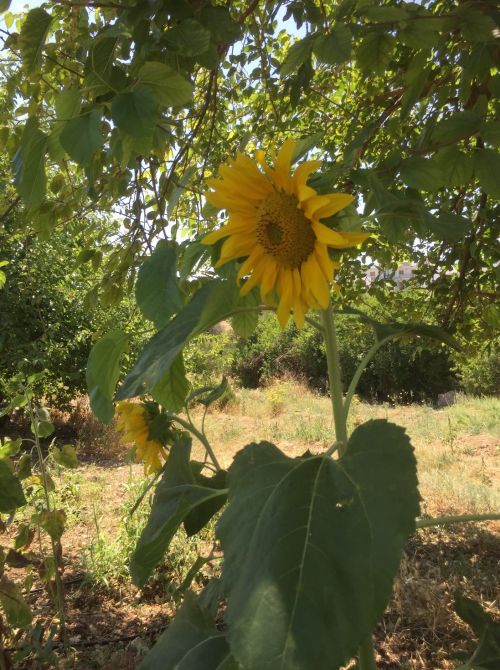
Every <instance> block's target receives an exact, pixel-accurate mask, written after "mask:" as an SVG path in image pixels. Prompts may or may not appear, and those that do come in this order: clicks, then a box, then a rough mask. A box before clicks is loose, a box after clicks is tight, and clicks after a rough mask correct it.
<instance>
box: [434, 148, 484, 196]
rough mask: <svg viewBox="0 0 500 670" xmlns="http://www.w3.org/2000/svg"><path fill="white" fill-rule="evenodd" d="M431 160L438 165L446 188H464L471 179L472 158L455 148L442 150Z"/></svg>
mask: <svg viewBox="0 0 500 670" xmlns="http://www.w3.org/2000/svg"><path fill="white" fill-rule="evenodd" d="M433 160H434V162H435V163H436V162H437V163H438V164H439V166H440V168H441V173H442V176H443V180H444V183H445V185H446V186H465V185H466V184H468V183H469V181H470V180H471V178H472V173H473V171H474V157H473V156H469V155H467V154H465V153H464V152H463V151H460V149H459V148H458V147H457V146H451V147H446V148H445V149H442V150H441V151H439V152H438V153H437V154H436V156H435V157H434V159H433Z"/></svg>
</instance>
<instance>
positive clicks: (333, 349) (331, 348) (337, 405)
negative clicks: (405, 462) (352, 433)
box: [321, 301, 347, 456]
mask: <svg viewBox="0 0 500 670" xmlns="http://www.w3.org/2000/svg"><path fill="white" fill-rule="evenodd" d="M321 318H322V321H323V329H324V333H323V334H324V338H325V347H326V361H327V364H328V381H329V384H330V398H331V401H332V410H333V422H334V424H335V437H336V438H337V443H338V451H339V455H340V456H342V454H344V453H345V450H346V448H347V425H346V417H345V413H344V399H343V394H342V380H341V368H340V356H339V348H338V344H337V334H336V332H335V321H334V318H333V309H332V303H331V301H329V303H328V307H327V308H326V309H325V310H323V311H322V312H321Z"/></svg>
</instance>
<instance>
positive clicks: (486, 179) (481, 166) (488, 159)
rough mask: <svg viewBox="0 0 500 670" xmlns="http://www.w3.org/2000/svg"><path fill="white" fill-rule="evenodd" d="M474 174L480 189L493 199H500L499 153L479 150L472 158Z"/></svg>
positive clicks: (493, 150) (491, 150)
mask: <svg viewBox="0 0 500 670" xmlns="http://www.w3.org/2000/svg"><path fill="white" fill-rule="evenodd" d="M474 172H475V173H476V177H477V178H478V180H479V184H480V185H481V188H483V189H484V190H485V191H486V193H487V194H488V195H490V196H492V197H493V198H500V179H499V175H500V152H498V151H495V149H479V150H478V151H477V152H476V154H475V156H474Z"/></svg>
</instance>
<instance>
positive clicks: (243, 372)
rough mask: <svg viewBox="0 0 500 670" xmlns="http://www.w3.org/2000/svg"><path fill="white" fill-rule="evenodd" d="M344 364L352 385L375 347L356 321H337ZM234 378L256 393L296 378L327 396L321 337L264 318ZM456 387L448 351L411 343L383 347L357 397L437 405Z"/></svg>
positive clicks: (242, 350) (242, 348)
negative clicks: (277, 379) (278, 381)
mask: <svg viewBox="0 0 500 670" xmlns="http://www.w3.org/2000/svg"><path fill="white" fill-rule="evenodd" d="M337 335H338V340H339V349H340V358H341V363H342V369H343V372H344V377H345V379H344V380H343V382H344V385H347V383H348V381H349V380H350V379H351V377H352V375H353V374H354V371H355V369H356V367H357V365H358V364H359V362H360V360H361V359H362V357H363V356H364V354H365V353H366V351H367V350H368V349H369V347H370V346H371V345H372V344H373V333H372V331H371V330H370V329H368V328H366V327H364V326H362V325H361V324H360V323H359V322H358V321H357V320H356V319H353V318H351V317H342V318H339V319H338V327H337ZM233 374H234V375H235V376H236V377H237V379H238V380H239V381H240V383H241V384H242V385H243V386H250V387H256V386H259V385H260V384H262V383H264V382H266V381H267V380H269V379H271V378H272V377H279V376H283V375H287V374H292V375H294V376H296V377H299V378H301V379H303V380H304V381H305V382H307V384H308V385H309V386H311V387H312V388H315V389H317V390H319V391H322V392H323V391H326V388H327V377H326V355H325V349H324V344H323V342H322V341H321V336H320V334H319V333H318V332H317V331H316V330H315V329H314V328H313V327H312V326H309V325H307V326H306V327H305V328H304V329H303V330H302V331H298V330H297V328H296V327H295V325H294V324H292V323H290V324H289V325H288V326H287V328H286V329H285V330H284V331H283V332H282V331H281V330H280V328H279V325H278V324H277V322H276V319H275V318H274V316H273V315H271V314H265V315H263V317H262V318H261V319H260V321H259V325H258V327H257V329H256V331H255V333H254V334H253V335H252V336H251V337H250V338H249V339H248V340H246V341H240V342H239V347H238V354H237V355H236V357H235V363H234V365H233ZM456 384H457V379H456V374H455V373H454V372H453V370H452V364H451V362H450V360H449V356H448V353H447V351H446V349H445V348H443V347H441V346H440V345H433V344H427V343H425V344H423V343H421V342H416V341H415V340H410V341H408V342H395V343H392V344H388V345H386V346H385V347H383V348H382V349H381V350H380V351H379V352H378V353H377V355H376V356H375V358H374V359H373V360H372V362H371V363H370V364H369V366H368V368H367V369H366V370H365V372H364V374H363V376H362V377H361V380H360V382H359V386H358V391H357V392H358V395H359V396H360V397H362V398H363V399H366V400H378V401H385V400H391V401H399V402H414V401H422V400H429V401H434V400H436V398H437V395H438V394H439V393H443V392H445V391H449V390H450V389H451V388H454V387H455V386H456Z"/></svg>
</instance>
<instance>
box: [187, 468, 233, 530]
mask: <svg viewBox="0 0 500 670" xmlns="http://www.w3.org/2000/svg"><path fill="white" fill-rule="evenodd" d="M192 465H193V463H191V466H192ZM200 465H202V464H200ZM194 477H195V480H196V482H197V483H198V484H199V485H200V486H204V487H205V488H207V489H211V490H214V489H217V490H220V489H226V487H227V472H226V471H225V470H219V471H218V472H216V473H215V475H213V476H212V477H205V475H202V474H201V473H200V472H194ZM225 501H226V495H225V492H224V496H220V497H218V498H212V499H210V500H207V501H206V502H204V503H202V504H201V505H197V506H196V507H195V508H193V509H192V510H191V511H190V512H189V514H188V515H187V516H186V518H185V519H184V530H185V531H186V534H187V535H188V537H191V536H192V535H196V533H199V532H200V530H201V529H202V528H204V527H205V526H206V525H207V523H208V522H209V521H210V519H211V518H212V517H213V516H215V515H216V514H217V512H218V511H219V510H220V509H221V507H222V505H223V504H224V503H225Z"/></svg>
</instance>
